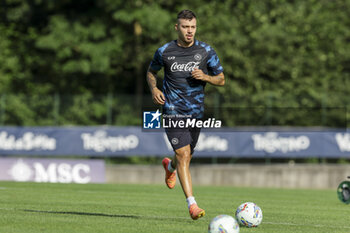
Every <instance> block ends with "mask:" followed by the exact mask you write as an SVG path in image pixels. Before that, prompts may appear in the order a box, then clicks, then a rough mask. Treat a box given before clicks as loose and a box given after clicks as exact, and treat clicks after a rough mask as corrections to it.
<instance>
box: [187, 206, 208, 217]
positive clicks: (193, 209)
mask: <svg viewBox="0 0 350 233" xmlns="http://www.w3.org/2000/svg"><path fill="white" fill-rule="evenodd" d="M189 211H190V215H191V218H192V219H193V220H197V219H199V218H201V217H203V216H204V215H205V211H204V210H203V209H201V208H199V207H198V205H197V204H192V205H190V209H189Z"/></svg>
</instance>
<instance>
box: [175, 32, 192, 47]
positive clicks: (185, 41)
mask: <svg viewBox="0 0 350 233" xmlns="http://www.w3.org/2000/svg"><path fill="white" fill-rule="evenodd" d="M179 39H180V40H181V42H182V43H183V44H186V45H190V44H192V43H193V41H194V35H193V34H192V35H191V37H189V38H188V37H187V35H186V34H185V35H183V36H181V38H179Z"/></svg>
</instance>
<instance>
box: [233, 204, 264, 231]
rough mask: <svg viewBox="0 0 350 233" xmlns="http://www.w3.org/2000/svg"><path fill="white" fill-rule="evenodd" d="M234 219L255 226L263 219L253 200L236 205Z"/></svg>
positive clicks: (244, 224)
mask: <svg viewBox="0 0 350 233" xmlns="http://www.w3.org/2000/svg"><path fill="white" fill-rule="evenodd" d="M236 219H237V221H238V222H239V224H241V225H243V226H246V227H257V226H259V224H260V223H261V221H262V219H263V214H262V211H261V209H260V207H259V206H257V205H256V204H255V203H253V202H245V203H243V204H241V205H240V206H238V208H237V210H236Z"/></svg>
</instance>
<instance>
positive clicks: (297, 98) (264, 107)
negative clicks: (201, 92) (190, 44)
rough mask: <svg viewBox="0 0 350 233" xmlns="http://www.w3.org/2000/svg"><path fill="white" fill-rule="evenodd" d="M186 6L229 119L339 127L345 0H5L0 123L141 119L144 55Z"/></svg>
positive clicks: (344, 81) (345, 63)
mask: <svg viewBox="0 0 350 233" xmlns="http://www.w3.org/2000/svg"><path fill="white" fill-rule="evenodd" d="M184 8H189V9H192V10H193V11H195V12H196V14H197V15H198V18H199V19H200V21H199V22H198V25H199V28H198V39H199V40H203V41H207V42H208V43H210V44H212V45H213V46H214V47H215V50H216V51H217V53H218V55H219V57H220V58H221V62H222V64H223V66H224V68H225V76H226V78H227V85H226V86H225V88H222V89H220V90H218V91H220V96H216V97H215V98H207V105H208V106H209V107H210V106H213V107H216V108H217V109H218V112H219V113H220V116H219V117H221V118H222V119H224V120H225V121H226V123H227V124H228V125H230V126H235V125H249V124H269V123H270V124H276V125H293V124H294V123H295V122H296V121H297V123H298V124H300V125H305V126H308V125H315V124H317V123H321V124H322V121H325V122H326V124H327V125H330V126H338V127H339V126H342V125H343V123H344V119H345V117H346V116H344V114H346V113H344V107H348V108H349V101H348V96H349V94H350V93H349V92H350V90H349V89H350V88H349V85H348V82H349V81H348V80H349V78H350V77H349V71H350V65H349V64H350V62H349V60H350V58H349V56H350V47H349V46H350V45H349V43H348V42H349V40H350V30H349V25H350V19H349V17H348V15H349V12H350V2H346V1H345V2H344V1H340V0H335V1H326V0H324V1H323V0H322V1H314V0H310V1H302V0H297V1H287V0H278V1H277V0H275V1H274V0H272V1H235V0H226V1H220V3H217V2H212V1H206V0H194V1H191V2H190V3H189V2H188V1H180V0H179V1H169V0H168V1H151V0H149V1H121V0H100V1H96V0H86V1H82V0H75V1H73V0H63V1H44V0H23V1H22V0H4V1H2V3H1V7H0V20H1V21H0V50H1V51H2V52H1V53H0V64H1V65H0V94H1V96H0V123H2V124H9V125H55V124H59V125H67V124H83V125H94V124H104V123H106V122H107V123H108V124H117V125H130V124H139V116H140V115H139V114H137V113H135V109H136V110H139V109H140V106H141V105H142V104H143V105H147V104H149V103H148V102H147V101H148V99H149V98H143V96H144V95H147V94H148V90H147V88H146V85H145V83H144V81H143V80H144V78H145V72H146V70H147V67H148V65H149V62H150V60H151V58H152V57H151V56H152V55H153V53H154V51H155V49H156V48H158V47H159V46H160V45H161V44H164V43H166V42H168V41H169V40H172V39H174V38H175V34H171V33H169V31H171V29H172V28H173V24H174V23H175V18H176V14H177V12H178V11H180V10H181V9H184ZM214 88H215V87H214ZM212 90H213V87H208V90H207V91H208V92H209V95H210V93H211V92H212ZM130 96H134V97H135V98H133V97H130ZM286 107H289V108H291V110H289V111H287V110H288V109H287V108H286ZM327 107H328V108H330V107H331V108H335V107H337V108H340V110H341V111H328V112H326V113H325V112H323V113H322V111H326V110H327ZM313 109H316V110H317V111H318V110H319V111H321V112H317V111H316V110H315V114H314V115H313V114H312V113H313V112H314V110H313ZM322 109H323V110H322ZM286 111H287V112H286ZM321 113H322V114H321ZM320 115H322V116H324V117H326V118H327V119H321V120H320V119H318V118H319V116H320ZM265 118H266V119H265ZM348 121H349V117H348Z"/></svg>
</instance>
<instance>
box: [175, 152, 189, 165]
mask: <svg viewBox="0 0 350 233" xmlns="http://www.w3.org/2000/svg"><path fill="white" fill-rule="evenodd" d="M176 159H177V163H179V164H188V163H189V162H190V161H191V152H190V151H187V150H185V151H181V152H180V153H176Z"/></svg>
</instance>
